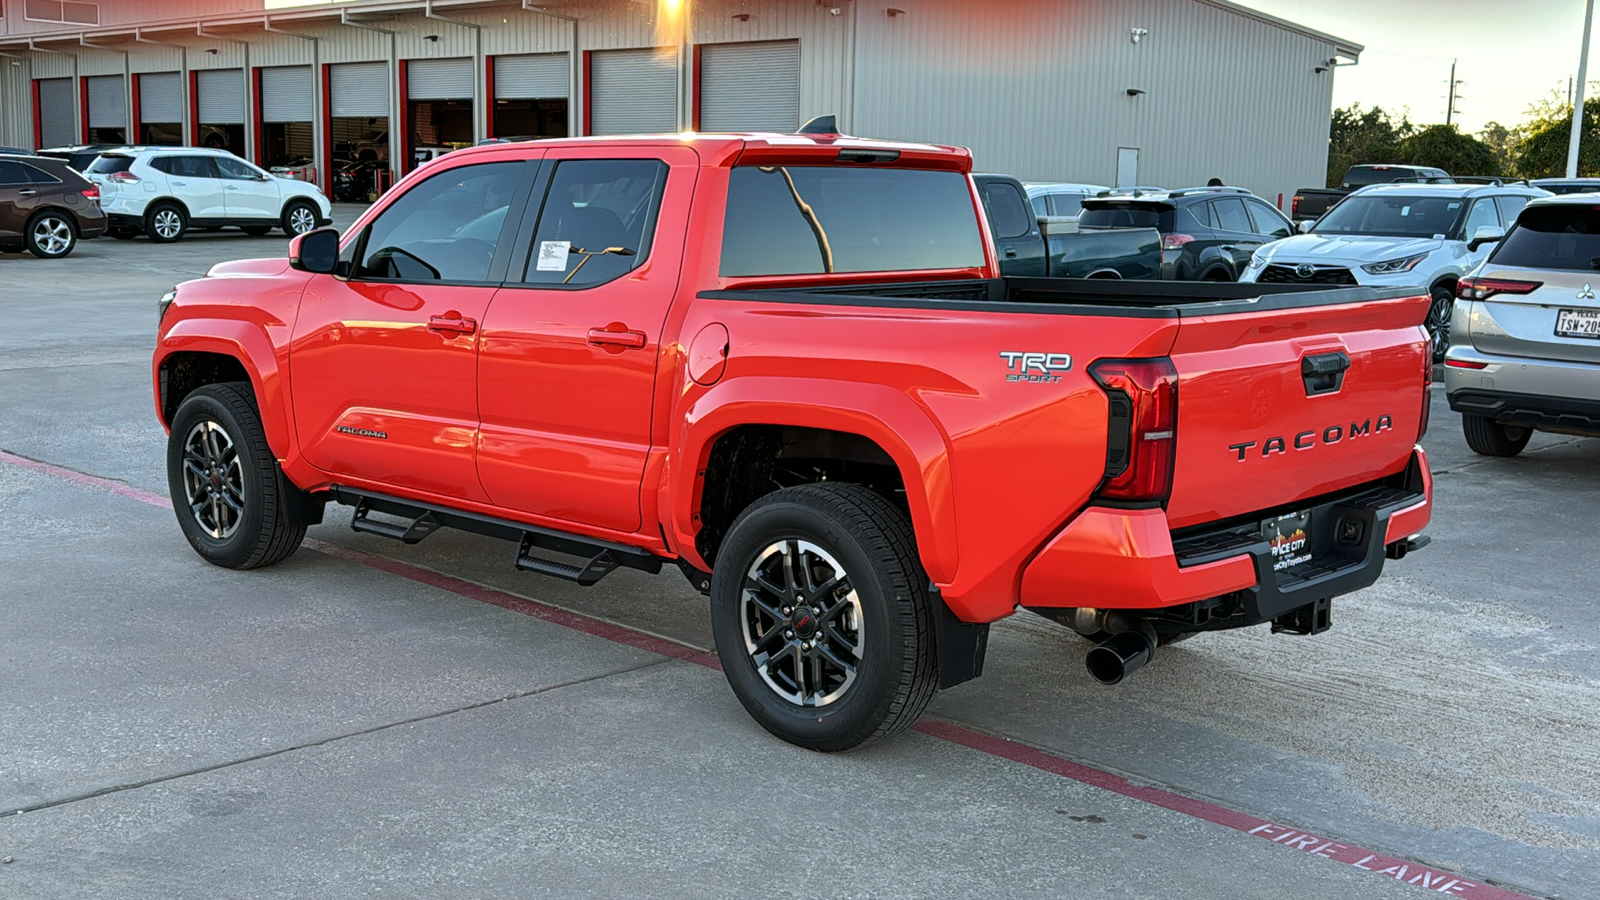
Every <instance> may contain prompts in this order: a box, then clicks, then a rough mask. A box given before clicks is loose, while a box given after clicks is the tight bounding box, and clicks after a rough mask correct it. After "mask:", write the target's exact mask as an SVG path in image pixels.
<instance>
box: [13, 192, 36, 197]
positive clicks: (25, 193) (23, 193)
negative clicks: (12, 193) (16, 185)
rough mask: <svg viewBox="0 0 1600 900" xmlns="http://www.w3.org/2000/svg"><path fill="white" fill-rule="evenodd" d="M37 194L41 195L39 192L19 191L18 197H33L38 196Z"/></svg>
mask: <svg viewBox="0 0 1600 900" xmlns="http://www.w3.org/2000/svg"><path fill="white" fill-rule="evenodd" d="M37 193H39V192H38V191H17V196H18V197H32V196H33V195H34V194H37Z"/></svg>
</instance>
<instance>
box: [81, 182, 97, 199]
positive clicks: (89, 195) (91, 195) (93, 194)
mask: <svg viewBox="0 0 1600 900" xmlns="http://www.w3.org/2000/svg"><path fill="white" fill-rule="evenodd" d="M78 193H80V194H82V195H83V199H85V200H99V199H100V189H99V188H97V187H94V186H92V185H91V186H90V187H86V188H84V189H83V190H81V191H79V192H78Z"/></svg>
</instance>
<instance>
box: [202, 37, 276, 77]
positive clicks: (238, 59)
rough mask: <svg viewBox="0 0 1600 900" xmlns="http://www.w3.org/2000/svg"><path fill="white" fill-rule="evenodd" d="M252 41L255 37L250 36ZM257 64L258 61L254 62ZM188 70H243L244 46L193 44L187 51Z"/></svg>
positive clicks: (220, 43) (217, 43) (219, 43)
mask: <svg viewBox="0 0 1600 900" xmlns="http://www.w3.org/2000/svg"><path fill="white" fill-rule="evenodd" d="M250 37H251V38H252V39H254V38H255V37H256V35H253V34H252V35H250ZM255 62H256V63H257V64H259V63H260V60H255ZM189 68H191V69H195V70H205V69H242V68H244V46H243V45H241V44H231V43H223V42H221V41H218V42H216V43H200V44H194V45H192V46H191V48H190V50H189Z"/></svg>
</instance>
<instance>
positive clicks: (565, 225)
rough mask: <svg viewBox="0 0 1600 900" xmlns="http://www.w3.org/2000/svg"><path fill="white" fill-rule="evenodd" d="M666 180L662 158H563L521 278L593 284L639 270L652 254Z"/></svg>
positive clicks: (530, 282) (567, 283)
mask: <svg viewBox="0 0 1600 900" xmlns="http://www.w3.org/2000/svg"><path fill="white" fill-rule="evenodd" d="M666 184H667V164H666V163H664V162H662V161H661V160H658V159H567V160H562V161H561V162H559V163H557V164H556V169H555V174H554V175H553V176H552V177H551V179H550V187H549V189H548V190H547V191H546V192H545V201H544V208H543V209H542V210H541V211H540V213H539V227H538V229H537V230H536V231H535V232H534V236H533V252H532V253H530V254H529V255H528V268H527V271H526V272H525V273H524V275H523V278H522V280H523V281H524V282H526V283H528V284H542V285H567V286H569V287H589V286H592V285H597V284H603V283H605V282H608V281H614V280H616V279H618V278H621V277H622V276H623V275H626V274H628V273H629V272H631V271H633V270H634V269H636V268H638V267H639V265H640V264H641V263H643V262H644V261H645V260H646V259H648V258H649V257H650V244H651V241H652V240H653V239H654V237H655V224H656V214H657V212H658V211H659V210H660V207H661V195H662V192H663V191H664V190H665V188H666Z"/></svg>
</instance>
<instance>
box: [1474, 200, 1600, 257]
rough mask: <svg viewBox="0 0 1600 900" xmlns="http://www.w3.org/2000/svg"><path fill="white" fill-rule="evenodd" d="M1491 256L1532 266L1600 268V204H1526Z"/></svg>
mask: <svg viewBox="0 0 1600 900" xmlns="http://www.w3.org/2000/svg"><path fill="white" fill-rule="evenodd" d="M1489 259H1490V262H1492V263H1493V264H1494V265H1497V266H1519V267H1523V268H1529V269H1563V270H1566V271H1572V272H1588V271H1593V270H1595V269H1600V206H1567V205H1552V206H1529V207H1526V208H1524V209H1523V210H1522V215H1521V216H1520V217H1519V218H1518V219H1517V226H1516V227H1515V228H1513V229H1511V233H1510V234H1508V235H1506V238H1505V240H1503V241H1501V242H1500V246H1498V247H1496V248H1495V251H1494V255H1492V256H1491V257H1490V258H1489Z"/></svg>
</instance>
